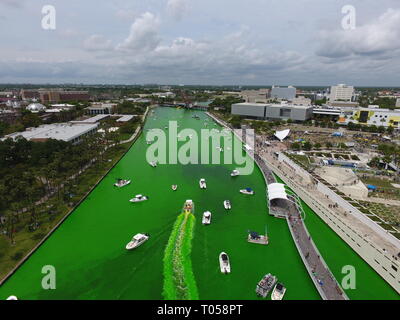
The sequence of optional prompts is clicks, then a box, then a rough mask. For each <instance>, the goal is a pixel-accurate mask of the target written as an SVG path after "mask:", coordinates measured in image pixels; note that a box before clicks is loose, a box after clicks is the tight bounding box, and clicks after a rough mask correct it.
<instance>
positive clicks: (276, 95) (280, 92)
mask: <svg viewBox="0 0 400 320" xmlns="http://www.w3.org/2000/svg"><path fill="white" fill-rule="evenodd" d="M270 97H271V98H273V99H281V100H288V101H293V99H294V98H296V88H295V87H292V86H288V87H278V86H272V89H271V94H270Z"/></svg>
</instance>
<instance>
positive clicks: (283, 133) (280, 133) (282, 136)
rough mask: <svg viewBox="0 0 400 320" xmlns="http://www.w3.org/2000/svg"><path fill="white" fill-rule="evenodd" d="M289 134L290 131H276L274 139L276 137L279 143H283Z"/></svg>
mask: <svg viewBox="0 0 400 320" xmlns="http://www.w3.org/2000/svg"><path fill="white" fill-rule="evenodd" d="M289 133H290V129H286V130H282V131H276V132H275V137H277V138H278V139H279V140H280V141H283V140H285V139H286V137H287V136H288V135H289Z"/></svg>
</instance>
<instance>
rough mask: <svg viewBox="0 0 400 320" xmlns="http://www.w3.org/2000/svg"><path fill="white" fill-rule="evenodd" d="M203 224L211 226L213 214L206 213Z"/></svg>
mask: <svg viewBox="0 0 400 320" xmlns="http://www.w3.org/2000/svg"><path fill="white" fill-rule="evenodd" d="M201 223H202V224H210V223H211V212H210V211H206V212H204V213H203V219H202V220H201Z"/></svg>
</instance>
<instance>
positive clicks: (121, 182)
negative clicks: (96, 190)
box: [114, 179, 131, 188]
mask: <svg viewBox="0 0 400 320" xmlns="http://www.w3.org/2000/svg"><path fill="white" fill-rule="evenodd" d="M130 183H131V180H123V179H118V180H117V182H116V183H114V186H115V187H118V188H122V187H125V186H127V185H128V184H130Z"/></svg>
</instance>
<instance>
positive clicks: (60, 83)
mask: <svg viewBox="0 0 400 320" xmlns="http://www.w3.org/2000/svg"><path fill="white" fill-rule="evenodd" d="M338 84H339V83H336V84H331V85H294V84H289V85H285V84H274V86H280V87H287V86H293V87H296V88H330V87H331V86H336V85H338ZM346 85H349V86H353V87H354V88H378V89H380V88H381V89H400V85H399V86H385V85H375V86H374V85H368V86H362V85H354V84H350V83H346ZM1 86H16V87H23V86H54V87H58V86H70V87H80V86H81V87H83V86H88V87H92V86H104V87H110V86H128V87H135V86H136V87H146V86H149V87H151V86H166V87H168V86H170V87H217V88H218V87H232V88H233V87H236V88H239V87H254V88H270V87H272V86H273V85H262V84H254V85H247V84H242V85H240V84H239V85H237V84H184V85H179V84H164V83H136V84H127V83H109V84H100V83H62V82H59V83H29V82H20V83H19V82H10V83H0V87H1Z"/></svg>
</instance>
